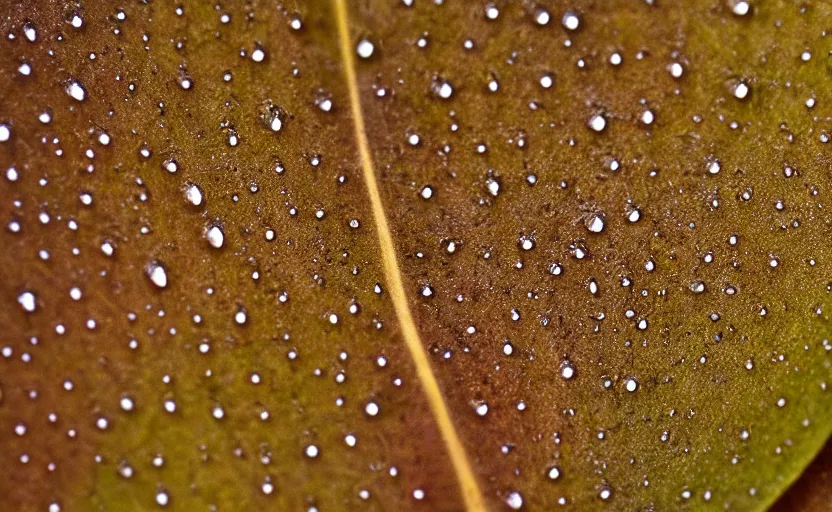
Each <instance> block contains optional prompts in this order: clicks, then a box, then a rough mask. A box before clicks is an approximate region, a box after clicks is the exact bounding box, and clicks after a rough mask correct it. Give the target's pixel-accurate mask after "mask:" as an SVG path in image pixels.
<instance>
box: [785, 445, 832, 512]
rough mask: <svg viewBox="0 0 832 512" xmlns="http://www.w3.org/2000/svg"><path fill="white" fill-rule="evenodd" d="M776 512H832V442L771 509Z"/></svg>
mask: <svg viewBox="0 0 832 512" xmlns="http://www.w3.org/2000/svg"><path fill="white" fill-rule="evenodd" d="M771 510H773V511H775V512H780V511H782V512H787V511H793V510H797V511H805V512H826V511H829V510H832V442H829V441H827V442H826V446H824V447H823V450H821V452H820V453H819V454H818V456H817V457H815V460H813V461H812V463H811V464H809V466H807V467H806V469H805V470H804V471H803V474H802V475H801V476H800V478H799V479H798V480H797V482H795V483H794V485H792V486H791V487H789V490H788V491H786V492H785V493H784V494H783V495H782V496H780V498H779V499H778V500H777V503H775V504H774V506H773V507H772V508H771Z"/></svg>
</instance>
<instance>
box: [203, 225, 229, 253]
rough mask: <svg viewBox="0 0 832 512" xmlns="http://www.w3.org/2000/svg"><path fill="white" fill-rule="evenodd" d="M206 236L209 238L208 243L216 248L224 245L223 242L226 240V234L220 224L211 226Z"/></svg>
mask: <svg viewBox="0 0 832 512" xmlns="http://www.w3.org/2000/svg"><path fill="white" fill-rule="evenodd" d="M205 237H206V238H207V239H208V243H209V244H211V247H214V248H215V249H219V248H220V247H222V244H223V242H224V241H225V235H224V234H223V232H222V229H220V227H219V226H211V227H210V228H209V229H208V232H207V233H206V234H205Z"/></svg>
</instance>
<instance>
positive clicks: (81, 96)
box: [65, 80, 87, 101]
mask: <svg viewBox="0 0 832 512" xmlns="http://www.w3.org/2000/svg"><path fill="white" fill-rule="evenodd" d="M65 90H66V93H67V94H69V96H70V97H71V98H72V99H74V100H76V101H84V100H85V99H86V98H87V90H86V89H85V88H84V86H83V85H81V83H80V82H77V81H75V80H71V81H70V82H69V83H68V84H67V85H66V88H65Z"/></svg>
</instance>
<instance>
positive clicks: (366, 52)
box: [355, 39, 376, 59]
mask: <svg viewBox="0 0 832 512" xmlns="http://www.w3.org/2000/svg"><path fill="white" fill-rule="evenodd" d="M375 48H376V47H375V45H374V44H373V43H372V42H371V41H369V40H367V39H362V40H361V41H359V42H358V45H357V46H356V47H355V52H356V53H357V54H358V56H359V57H361V58H362V59H369V58H370V57H372V56H373V51H374V50H375Z"/></svg>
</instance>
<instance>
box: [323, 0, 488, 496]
mask: <svg viewBox="0 0 832 512" xmlns="http://www.w3.org/2000/svg"><path fill="white" fill-rule="evenodd" d="M332 1H333V3H334V7H335V18H336V22H337V25H338V44H339V46H340V49H341V59H342V61H343V66H344V78H345V79H346V81H347V88H348V91H349V97H350V109H351V111H352V119H353V128H354V131H355V140H356V145H357V146H358V153H359V156H360V158H361V169H362V174H363V177H364V182H365V184H366V187H367V194H368V195H369V196H370V205H371V208H372V211H373V220H374V223H375V226H376V232H377V235H378V239H379V246H380V249H381V260H382V262H383V266H384V277H385V281H386V282H387V286H388V288H389V291H390V298H391V299H392V301H393V307H394V308H395V311H396V317H397V318H398V320H399V325H400V327H401V332H402V335H403V337H404V340H405V344H406V345H407V349H408V351H409V352H410V356H411V358H412V360H413V363H414V365H415V366H416V375H417V376H418V378H419V383H420V384H421V386H422V388H423V389H424V392H425V396H426V397H427V400H428V403H429V404H430V409H431V411H432V412H433V416H434V419H435V420H436V423H437V425H438V427H439V431H440V433H441V434H442V439H443V440H444V441H445V447H446V449H447V450H448V454H449V455H450V458H451V463H452V464H453V468H454V472H455V473H456V476H457V480H458V483H459V487H460V491H461V493H462V497H463V499H464V501H465V507H466V509H467V510H468V511H469V512H479V511H484V510H486V507H485V501H484V499H483V496H482V493H481V492H480V489H479V486H478V485H477V480H476V478H475V477H474V472H473V470H472V468H471V463H470V462H469V460H468V456H467V454H466V453H465V448H464V447H463V446H462V442H461V440H460V438H459V435H458V434H457V431H456V428H455V427H454V424H453V421H452V420H451V415H450V413H449V411H448V407H447V405H446V404H445V399H444V397H443V396H442V392H441V391H440V389H439V384H438V382H437V381H436V376H435V375H434V374H433V370H432V369H431V367H430V362H429V361H428V357H427V353H426V352H425V349H424V345H422V341H421V339H420V338H419V331H418V330H417V329H416V323H415V322H414V321H413V316H412V315H411V313H410V307H409V306H408V303H407V297H406V295H405V293H404V285H403V283H402V276H401V271H400V270H399V264H398V260H397V258H396V249H395V247H394V245H393V238H392V236H391V234H390V227H389V226H388V223H387V216H386V215H385V213H384V206H383V205H382V202H381V194H380V193H379V187H378V183H377V181H376V175H375V170H374V168H373V160H372V158H371V156H370V148H369V143H368V141H367V132H366V130H365V128H364V114H363V112H362V110H361V97H360V95H359V92H358V82H357V80H356V76H355V59H354V58H353V54H352V51H351V48H352V45H351V41H350V35H349V17H348V14H347V6H346V0H332Z"/></svg>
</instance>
